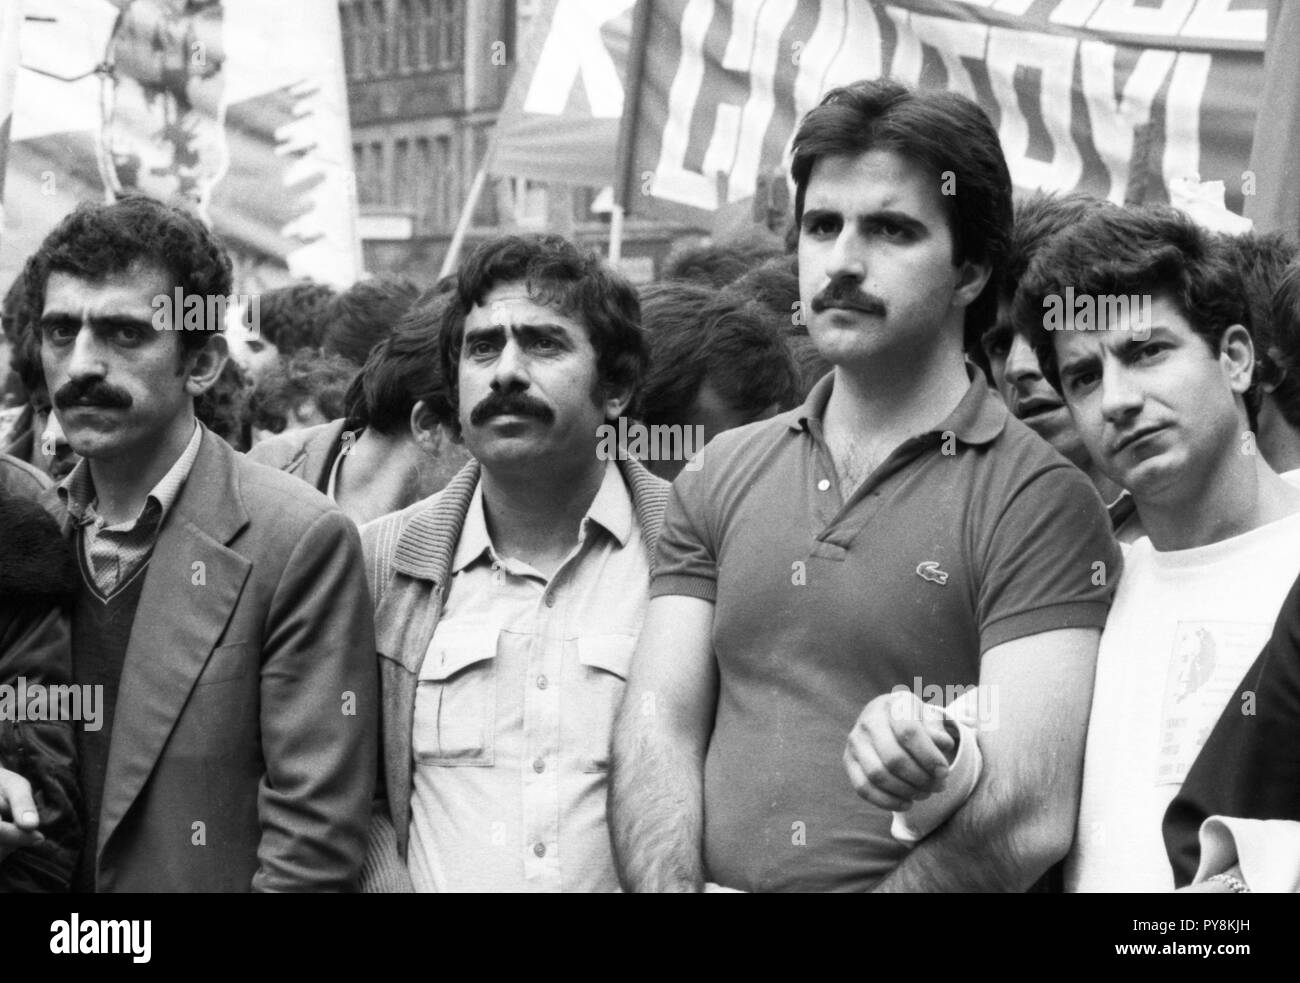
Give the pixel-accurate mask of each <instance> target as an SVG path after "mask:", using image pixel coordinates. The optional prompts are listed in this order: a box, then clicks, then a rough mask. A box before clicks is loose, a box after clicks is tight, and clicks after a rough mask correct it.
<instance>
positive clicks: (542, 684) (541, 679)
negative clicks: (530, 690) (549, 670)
mask: <svg viewBox="0 0 1300 983" xmlns="http://www.w3.org/2000/svg"><path fill="white" fill-rule="evenodd" d="M537 688H538V689H546V677H545V676H538V677H537Z"/></svg>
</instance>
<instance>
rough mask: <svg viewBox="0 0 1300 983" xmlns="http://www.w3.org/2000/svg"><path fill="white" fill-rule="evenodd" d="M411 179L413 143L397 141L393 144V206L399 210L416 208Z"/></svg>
mask: <svg viewBox="0 0 1300 983" xmlns="http://www.w3.org/2000/svg"><path fill="white" fill-rule="evenodd" d="M411 177H412V174H411V141H410V140H396V141H394V142H393V204H394V205H395V206H397V207H398V208H413V207H414V206H415V194H414V192H413V191H412V188H411Z"/></svg>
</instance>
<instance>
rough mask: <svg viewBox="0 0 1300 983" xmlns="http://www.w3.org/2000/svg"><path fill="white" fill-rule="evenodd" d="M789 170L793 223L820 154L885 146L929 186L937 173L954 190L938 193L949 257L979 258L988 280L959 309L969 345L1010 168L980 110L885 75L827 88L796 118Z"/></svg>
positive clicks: (988, 312)
mask: <svg viewBox="0 0 1300 983" xmlns="http://www.w3.org/2000/svg"><path fill="white" fill-rule="evenodd" d="M793 150H794V157H793V160H792V161H791V164H790V173H791V175H792V176H793V177H794V182H795V199H794V214H795V221H796V222H801V221H802V220H803V205H804V195H805V193H806V192H807V190H808V180H809V178H810V177H811V176H812V171H813V166H814V165H815V164H816V163H817V161H818V160H819V159H820V158H822V157H838V156H848V157H857V156H861V155H862V154H865V153H867V152H868V151H872V150H887V151H891V152H893V153H896V154H899V155H901V156H903V157H906V158H908V159H909V160H913V161H915V162H916V163H917V164H919V165H920V166H921V167H923V168H925V170H926V171H927V172H928V173H929V175H930V176H931V178H932V179H933V180H934V185H935V188H936V189H938V188H939V187H940V185H941V183H942V176H943V175H944V174H945V172H949V171H951V172H952V174H953V176H954V179H955V182H956V184H955V189H956V193H955V194H950V195H948V194H945V195H940V196H939V201H940V203H941V204H942V206H943V208H944V210H945V211H946V213H947V216H948V229H949V232H950V233H951V236H952V262H953V265H954V266H958V265H960V264H962V263H965V262H968V261H970V262H976V263H984V262H987V263H988V264H989V265H990V266H991V268H992V274H991V275H990V277H989V281H988V283H987V284H986V285H985V287H984V289H983V290H982V291H981V292H980V295H979V296H978V297H976V298H975V300H974V301H972V302H971V304H970V305H969V306H968V307H967V308H966V317H965V330H964V332H963V344H964V346H965V348H966V350H967V351H970V350H972V349H974V348H975V347H976V346H977V345H978V344H979V340H980V336H981V335H983V333H984V331H985V329H986V328H987V327H988V326H989V325H990V324H992V323H993V318H994V315H995V314H996V312H997V298H998V290H999V289H1000V282H1001V277H1002V269H1003V265H1004V263H1005V262H1006V255H1007V246H1008V240H1009V238H1010V235H1011V174H1010V172H1009V171H1008V170H1007V162H1006V159H1005V157H1003V155H1002V145H1001V144H1000V143H999V142H998V133H997V130H995V129H994V128H993V124H992V123H991V122H990V121H989V118H988V116H987V115H986V114H985V112H984V110H983V109H981V108H980V107H979V106H978V105H977V104H976V103H974V102H972V101H971V100H970V99H967V98H966V97H965V96H962V95H958V94H957V93H955V92H943V91H937V90H928V89H926V90H913V89H910V88H908V87H907V86H906V85H904V84H903V83H901V82H897V81H894V80H893V79H874V80H871V81H860V82H854V83H853V84H852V85H846V86H843V87H842V88H838V89H832V90H831V91H830V92H828V93H826V95H825V96H824V97H823V98H822V101H821V103H820V104H819V105H818V106H817V107H816V108H814V109H812V110H811V111H809V113H808V115H806V116H805V117H804V118H803V121H802V122H801V123H800V124H799V129H798V131H797V132H796V133H795V137H794V147H793Z"/></svg>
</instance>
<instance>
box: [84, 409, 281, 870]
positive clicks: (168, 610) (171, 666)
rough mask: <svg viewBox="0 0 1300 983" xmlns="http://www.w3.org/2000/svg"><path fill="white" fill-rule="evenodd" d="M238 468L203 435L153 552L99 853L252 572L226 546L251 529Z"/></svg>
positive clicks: (129, 658) (117, 726)
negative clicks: (243, 530) (242, 495)
mask: <svg viewBox="0 0 1300 983" xmlns="http://www.w3.org/2000/svg"><path fill="white" fill-rule="evenodd" d="M237 467H238V464H237V462H236V460H235V454H234V451H232V450H231V449H230V448H229V447H227V446H226V444H225V443H224V442H223V441H222V440H221V438H219V437H217V436H215V435H213V434H212V433H210V432H208V431H207V430H206V429H205V431H204V433H203V438H202V443H201V444H200V446H199V454H198V457H197V458H196V459H195V461H194V467H193V469H192V470H191V472H190V476H189V478H188V479H187V480H186V482H185V486H184V487H183V488H182V490H181V493H180V496H179V497H178V498H177V500H176V502H175V503H174V505H173V506H172V509H171V511H170V512H169V513H168V514H167V517H166V518H165V519H164V520H163V526H162V530H161V531H160V533H159V536H158V540H157V542H156V543H155V545H154V549H153V554H152V556H151V558H150V560H149V569H148V570H147V571H146V573H145V581H144V586H143V589H142V592H141V595H140V603H139V606H138V607H137V608H136V614H135V623H134V625H133V626H132V629H131V640H130V642H129V643H128V645H127V651H126V660H125V662H124V663H123V666H122V681H121V685H120V688H119V690H118V697H117V708H116V712H115V714H114V718H113V734H112V737H111V739H110V745H109V748H110V750H109V758H108V769H107V774H106V776H105V780H104V799H103V805H102V807H101V809H100V826H99V843H98V848H99V850H100V851H102V850H103V848H104V844H106V843H107V842H108V839H109V837H110V836H111V835H112V834H113V831H114V830H115V829H116V828H117V825H118V823H119V822H120V821H121V819H122V817H123V816H124V815H126V812H127V810H128V809H129V808H130V806H131V803H132V802H134V801H135V798H136V796H137V795H139V794H140V790H141V789H142V788H143V787H144V784H145V781H146V780H147V779H148V777H149V775H150V773H151V772H152V771H153V768H154V765H155V764H156V762H157V760H158V757H159V755H160V754H161V753H162V749H163V747H164V746H165V745H166V743H167V739H168V737H169V736H170V735H171V732H172V729H173V728H174V727H175V725H176V720H177V718H178V717H179V716H180V712H181V709H182V708H183V707H184V706H185V702H186V700H188V699H189V695H190V690H191V689H193V687H194V682H195V680H196V679H197V678H198V676H199V673H200V672H202V670H203V666H204V665H205V664H206V662H207V661H208V657H209V656H210V655H211V654H212V650H213V649H214V648H215V647H216V644H217V641H218V640H219V639H220V638H221V634H222V632H223V631H225V628H226V624H227V622H228V621H229V620H230V616H231V613H232V612H233V611H234V609H235V605H236V603H237V602H238V601H239V596H240V593H241V592H242V591H243V587H244V581H245V580H246V579H247V577H248V573H249V571H250V570H251V568H252V564H251V563H250V562H249V561H248V560H247V559H245V558H244V557H242V556H240V555H239V554H238V553H236V552H234V551H233V550H231V549H228V548H227V546H226V544H227V543H228V542H230V540H231V539H233V538H234V536H235V535H236V533H238V532H239V530H241V529H242V528H243V527H244V526H245V525H247V523H248V514H247V513H246V512H245V510H244V506H243V501H242V499H241V497H240V494H239V481H238V475H237V472H236V468H237ZM200 564H202V566H200ZM236 641H242V639H236ZM248 641H250V643H256V642H257V641H258V640H256V639H249V640H248ZM213 739H214V740H220V736H219V735H213Z"/></svg>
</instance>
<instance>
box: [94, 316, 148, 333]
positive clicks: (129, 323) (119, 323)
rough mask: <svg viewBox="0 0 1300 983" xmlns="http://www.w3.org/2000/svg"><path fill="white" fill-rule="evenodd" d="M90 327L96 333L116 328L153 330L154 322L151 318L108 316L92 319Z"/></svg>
mask: <svg viewBox="0 0 1300 983" xmlns="http://www.w3.org/2000/svg"><path fill="white" fill-rule="evenodd" d="M90 326H91V328H92V329H94V330H96V331H103V330H113V329H115V328H150V329H152V328H153V321H152V320H151V319H149V318H142V317H135V316H134V315H132V314H108V315H105V316H104V317H92V318H91V319H90Z"/></svg>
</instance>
